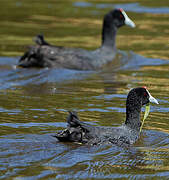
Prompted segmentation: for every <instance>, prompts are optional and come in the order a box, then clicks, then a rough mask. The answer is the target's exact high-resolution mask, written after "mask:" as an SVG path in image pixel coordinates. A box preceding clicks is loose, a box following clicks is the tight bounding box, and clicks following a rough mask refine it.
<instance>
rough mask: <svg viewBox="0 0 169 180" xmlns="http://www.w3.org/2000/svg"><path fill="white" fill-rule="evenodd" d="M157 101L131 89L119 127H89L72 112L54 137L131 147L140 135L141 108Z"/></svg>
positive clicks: (147, 93) (141, 89)
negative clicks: (63, 126)
mask: <svg viewBox="0 0 169 180" xmlns="http://www.w3.org/2000/svg"><path fill="white" fill-rule="evenodd" d="M150 102H153V103H156V104H158V101H157V100H156V99H155V98H154V97H152V96H151V94H150V93H149V91H148V90H147V89H146V88H144V87H139V88H134V89H132V90H131V91H130V92H129V94H128V96H127V100H126V121H125V123H124V124H123V125H121V126H119V127H97V126H91V125H89V124H87V123H84V122H82V121H80V120H79V118H78V116H77V114H76V113H74V112H70V114H69V116H68V119H67V122H68V127H67V128H66V129H65V130H63V131H61V132H58V133H57V134H56V135H55V136H54V137H56V138H57V139H58V140H59V141H62V142H78V143H83V144H88V145H98V144H109V143H112V144H116V145H119V146H123V145H131V144H133V143H135V142H136V141H137V139H138V138H139V135H140V127H141V121H140V113H141V107H142V106H143V105H145V104H147V103H150Z"/></svg>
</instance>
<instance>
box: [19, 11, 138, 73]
mask: <svg viewBox="0 0 169 180" xmlns="http://www.w3.org/2000/svg"><path fill="white" fill-rule="evenodd" d="M123 25H129V26H130V27H135V24H134V23H133V21H131V20H130V19H129V17H128V16H127V14H126V13H125V12H124V10H122V9H114V10H112V11H110V12H109V13H107V14H106V15H105V16H104V21H103V28H102V44H101V47H100V48H98V49H96V50H94V51H88V50H85V49H80V48H67V47H59V46H53V45H50V44H49V43H48V42H46V41H45V39H44V37H43V36H42V35H38V36H37V37H36V40H35V42H36V45H35V46H31V47H29V50H28V51H26V52H25V53H24V55H23V56H22V57H21V58H20V60H19V63H18V66H21V67H25V68H28V67H58V68H68V69H77V70H96V69H100V68H101V67H102V66H103V65H104V64H106V63H108V62H110V61H112V60H113V58H114V57H115V55H116V46H115V38H116V33H117V29H118V28H120V27H121V26H123Z"/></svg>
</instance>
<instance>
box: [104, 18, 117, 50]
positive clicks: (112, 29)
mask: <svg viewBox="0 0 169 180" xmlns="http://www.w3.org/2000/svg"><path fill="white" fill-rule="evenodd" d="M116 33H117V27H116V26H115V25H114V23H113V22H111V23H110V22H107V21H106V20H104V22H103V28H102V47H104V48H109V49H113V50H114V49H115V48H116V45H115V41H116Z"/></svg>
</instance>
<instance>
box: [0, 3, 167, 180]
mask: <svg viewBox="0 0 169 180" xmlns="http://www.w3.org/2000/svg"><path fill="white" fill-rule="evenodd" d="M119 3H120V4H119ZM155 3H156V4H155ZM0 4H1V6H0V8H1V11H0V13H1V16H0V18H1V22H0V24H1V28H0V36H1V38H0V50H1V51H0V53H1V57H0V114H1V116H0V128H1V131H0V179H26V180H27V179H28V180H29V179H31V180H33V179H96V178H97V179H113V178H114V179H116V178H121V179H160V178H161V179H168V177H169V115H168V114H169V54H168V44H167V43H168V40H169V39H168V37H169V36H168V33H169V32H168V29H169V24H168V18H169V9H168V3H167V1H161V2H159V1H158V2H155V1H153V0H150V1H149V2H147V1H137V2H136V1H134V0H130V1H128V4H126V1H125V2H124V1H117V2H116V1H114V3H112V1H106V3H105V2H104V1H68V2H67V1H53V0H48V1H45V2H41V1H39V0H38V1H33V0H30V1H28V0H24V1H19V0H18V1H15V0H13V1H9V3H6V1H5V0H2V1H1V2H0ZM111 6H112V7H111ZM113 7H122V8H123V9H125V10H126V11H127V14H129V16H130V17H131V19H133V21H134V22H135V23H136V25H137V28H135V29H129V28H128V27H123V28H121V29H120V30H119V33H118V37H117V47H118V49H119V52H118V54H117V56H116V59H115V60H114V61H113V62H112V63H110V64H109V65H107V66H105V67H104V69H102V70H100V71H97V72H94V71H87V72H85V71H75V70H66V69H35V68H33V69H22V68H18V67H16V63H17V61H18V57H19V56H20V55H21V54H22V53H23V52H24V50H25V49H24V46H26V45H29V44H31V43H32V37H33V36H35V35H36V34H38V33H44V34H45V36H46V38H47V40H49V41H50V42H51V43H53V44H56V45H64V46H70V47H82V48H87V49H95V48H96V47H98V46H99V43H100V32H101V19H102V17H103V14H105V13H106V12H107V11H109V10H110V9H112V8H113ZM137 86H147V88H148V89H149V91H150V92H151V94H152V95H153V96H154V97H155V98H157V100H158V101H159V105H154V104H152V105H151V112H150V115H149V117H148V119H146V122H145V124H144V127H143V133H142V135H141V137H140V139H139V141H138V142H137V143H136V144H134V145H133V146H131V147H130V148H127V149H125V148H121V147H117V146H112V145H110V146H108V145H103V146H93V147H88V146H83V145H79V144H70V143H58V142H57V141H56V139H55V138H53V137H52V135H54V134H55V132H57V131H58V130H61V129H63V128H65V127H66V117H67V114H68V113H67V111H68V110H74V111H77V112H78V114H79V116H80V119H81V120H83V121H85V122H87V123H89V124H92V125H94V126H118V125H121V124H122V123H123V122H124V120H125V101H126V97H127V93H128V91H129V90H130V88H133V87H137Z"/></svg>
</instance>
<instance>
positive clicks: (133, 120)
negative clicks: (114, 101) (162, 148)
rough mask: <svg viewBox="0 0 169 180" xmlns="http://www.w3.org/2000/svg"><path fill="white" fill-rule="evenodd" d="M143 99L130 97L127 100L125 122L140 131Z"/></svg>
mask: <svg viewBox="0 0 169 180" xmlns="http://www.w3.org/2000/svg"><path fill="white" fill-rule="evenodd" d="M140 113H141V101H139V100H138V99H135V98H132V99H130V98H128V99H127V102H126V121H125V124H126V125H127V126H128V127H130V128H132V129H134V130H137V131H140V127H141V121H140Z"/></svg>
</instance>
